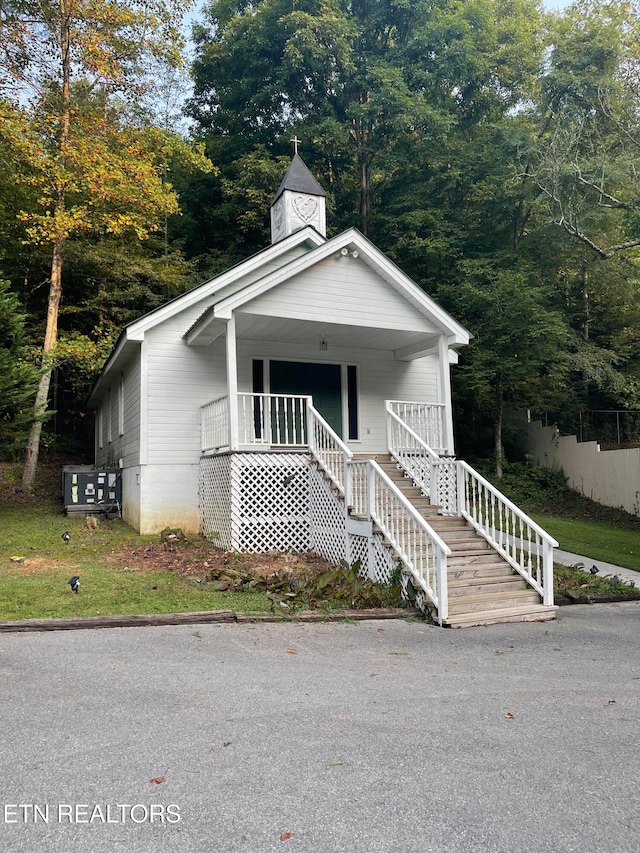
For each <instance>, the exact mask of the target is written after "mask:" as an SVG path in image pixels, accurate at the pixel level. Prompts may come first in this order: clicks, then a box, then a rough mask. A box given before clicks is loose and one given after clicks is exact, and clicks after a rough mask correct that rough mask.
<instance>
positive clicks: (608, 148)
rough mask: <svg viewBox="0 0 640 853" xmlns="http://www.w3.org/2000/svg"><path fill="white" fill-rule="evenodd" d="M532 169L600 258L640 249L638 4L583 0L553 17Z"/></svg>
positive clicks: (561, 218)
mask: <svg viewBox="0 0 640 853" xmlns="http://www.w3.org/2000/svg"><path fill="white" fill-rule="evenodd" d="M551 36H552V39H553V41H554V43H553V49H552V50H551V52H550V62H549V68H548V70H547V73H546V74H545V75H544V77H543V78H542V79H541V93H540V102H539V108H538V111H539V125H540V137H539V145H538V157H537V162H536V163H535V164H532V166H531V175H532V177H533V178H534V180H535V181H536V183H537V185H538V187H539V188H540V189H541V191H542V192H543V193H544V195H545V197H546V198H547V200H548V205H549V209H550V211H551V214H552V216H553V217H554V219H555V221H556V222H557V223H558V224H559V225H561V226H562V227H563V228H564V229H565V230H566V231H567V233H569V234H570V235H572V236H573V237H575V238H576V239H577V240H579V241H580V242H582V243H583V244H584V245H585V246H588V247H589V249H590V250H591V251H592V252H593V253H594V254H595V255H596V256H598V257H600V258H602V259H607V258H609V257H611V256H612V255H614V254H616V253H619V252H621V251H624V250H628V249H632V248H634V247H636V246H640V171H639V170H638V159H639V156H640V60H639V54H638V50H639V48H640V7H639V6H638V3H637V0H634V2H627V0H613V2H606V3H605V2H600V0H579V2H577V3H575V4H574V5H572V6H570V7H569V9H568V10H566V12H565V13H564V14H563V15H561V16H559V17H557V18H556V19H555V21H554V27H553V30H552V34H551Z"/></svg>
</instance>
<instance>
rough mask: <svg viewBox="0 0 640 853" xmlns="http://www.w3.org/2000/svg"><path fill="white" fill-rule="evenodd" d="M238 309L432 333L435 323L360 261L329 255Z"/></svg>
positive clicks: (252, 312)
mask: <svg viewBox="0 0 640 853" xmlns="http://www.w3.org/2000/svg"><path fill="white" fill-rule="evenodd" d="M242 310H243V311H244V312H246V313H248V314H261V315H266V316H269V317H294V318H296V319H299V320H313V321H319V322H330V323H341V324H349V325H356V326H371V327H373V328H386V329H404V330H405V331H415V332H424V333H429V332H434V331H436V329H435V326H434V325H433V324H432V323H431V322H430V321H429V320H428V319H427V318H426V317H425V316H424V315H423V314H422V313H421V312H420V311H418V309H417V308H415V307H414V306H413V305H411V304H410V303H408V302H407V301H406V299H405V298H404V297H403V296H401V295H400V294H399V293H397V292H396V291H395V290H394V289H393V287H391V285H389V284H387V282H385V281H383V280H382V279H381V278H380V277H379V276H378V275H377V274H376V273H375V272H374V271H373V270H372V269H371V268H370V267H368V266H367V265H366V264H365V263H364V262H363V261H362V260H359V259H353V258H351V257H348V258H343V257H342V256H340V257H339V258H333V257H332V258H327V259H326V260H324V261H321V262H320V263H318V264H317V265H316V266H314V267H313V268H312V269H310V270H306V271H305V272H303V273H300V275H297V276H295V277H294V278H292V279H290V280H289V281H286V282H284V283H283V284H280V285H278V286H277V287H274V288H272V289H271V290H270V291H269V292H268V293H265V294H263V295H262V296H259V297H257V298H256V299H254V300H253V301H252V302H250V303H249V304H248V305H246V306H243V308H242Z"/></svg>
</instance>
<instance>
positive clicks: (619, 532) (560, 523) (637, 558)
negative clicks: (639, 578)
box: [534, 515, 640, 571]
mask: <svg viewBox="0 0 640 853" xmlns="http://www.w3.org/2000/svg"><path fill="white" fill-rule="evenodd" d="M534 520H535V521H536V522H537V523H538V524H539V525H540V526H541V527H543V528H544V529H545V530H546V531H547V533H550V534H551V536H553V538H554V539H557V541H558V543H559V545H560V548H561V550H563V551H570V552H572V553H573V554H581V555H583V556H585V557H592V558H593V559H594V560H604V561H605V562H607V563H613V564H614V565H616V566H624V567H625V568H627V569H635V570H636V571H640V532H638V531H637V530H629V529H626V528H624V527H614V526H612V525H611V524H609V523H607V522H604V521H586V520H584V519H566V518H552V517H551V516H547V515H536V516H535V517H534Z"/></svg>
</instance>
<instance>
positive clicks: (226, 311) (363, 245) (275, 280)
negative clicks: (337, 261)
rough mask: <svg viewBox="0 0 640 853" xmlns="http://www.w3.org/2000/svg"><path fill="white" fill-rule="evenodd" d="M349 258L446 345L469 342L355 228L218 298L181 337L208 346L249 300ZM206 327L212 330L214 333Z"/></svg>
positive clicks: (457, 326) (462, 331)
mask: <svg viewBox="0 0 640 853" xmlns="http://www.w3.org/2000/svg"><path fill="white" fill-rule="evenodd" d="M336 253H338V254H344V255H348V254H351V255H352V257H358V258H360V259H361V261H362V262H364V263H366V264H367V265H368V266H369V267H370V268H371V269H373V270H374V271H375V272H376V273H377V274H378V275H379V276H381V278H383V279H384V280H385V281H386V282H387V283H388V284H389V285H390V286H391V287H392V288H393V289H394V290H395V291H396V292H397V293H399V294H400V295H401V296H402V297H403V298H404V299H406V300H407V301H408V302H409V303H410V304H411V305H413V307H414V308H416V309H417V310H418V311H419V312H420V313H421V314H422V315H423V316H424V317H425V318H428V320H429V321H430V322H431V323H433V324H434V325H435V326H436V328H438V329H439V330H440V331H441V332H442V333H443V334H446V335H447V336H448V337H449V339H450V340H449V345H450V346H452V347H456V346H462V345H464V344H467V343H468V342H469V340H470V334H469V332H467V330H466V329H465V328H464V327H463V326H462V325H461V324H460V323H458V322H457V321H456V320H454V318H453V317H452V316H451V315H450V314H449V313H448V312H447V311H445V310H444V308H442V307H441V306H440V305H439V304H438V303H437V302H436V301H435V300H434V299H432V298H431V297H430V296H429V295H428V294H427V293H426V292H425V291H424V290H422V289H421V288H420V287H418V285H417V284H416V283H415V282H414V281H413V280H412V279H410V278H409V277H408V276H407V275H405V273H403V272H402V270H400V269H399V267H397V266H396V265H395V264H394V263H393V261H391V260H389V258H387V256H386V255H385V254H384V253H383V252H381V251H380V250H379V249H378V248H377V247H376V246H374V244H373V243H372V242H371V241H370V240H368V239H367V238H366V237H365V236H364V235H363V234H362V233H361V232H360V231H358V230H357V229H356V228H350V229H348V230H347V231H344V232H343V233H342V234H338V235H337V236H336V237H333V238H332V239H330V240H327V241H325V242H323V243H321V244H319V245H318V246H316V247H315V248H314V249H312V250H311V251H309V252H307V253H306V254H304V255H301V256H298V257H296V258H294V259H292V260H290V261H289V262H288V263H286V264H283V265H282V266H281V267H279V268H278V269H276V270H273V271H270V272H268V273H267V274H266V275H264V276H262V277H261V278H256V279H255V280H253V281H251V282H248V283H246V284H245V285H244V286H242V287H238V288H237V289H235V290H234V291H233V292H229V293H224V294H220V298H219V299H216V300H215V301H214V302H213V303H212V304H211V305H210V306H208V308H207V310H206V311H205V312H204V313H203V314H202V315H201V316H200V317H199V318H198V319H197V320H196V322H195V323H194V324H193V325H192V326H191V328H190V329H189V330H188V331H187V333H186V334H185V339H186V340H187V343H193V342H194V341H195V340H196V339H197V337H198V336H200V335H204V336H205V337H206V338H207V340H206V342H207V343H208V342H209V341H210V340H212V339H213V338H214V337H216V335H217V334H219V333H220V332H221V331H222V329H223V326H224V324H226V322H227V321H228V320H229V319H230V317H231V315H232V313H233V312H234V311H236V310H238V309H241V308H242V307H243V306H246V305H248V303H250V302H251V301H252V300H254V299H256V298H258V297H260V296H262V295H264V294H265V293H267V292H268V291H270V290H271V289H273V288H274V287H277V286H278V285H280V284H282V283H284V282H286V281H288V280H290V279H291V278H293V277H294V276H296V275H298V274H300V273H302V272H304V271H305V270H308V269H309V268H311V267H312V266H314V265H315V264H317V263H319V262H320V261H322V260H324V259H325V258H329V257H331V256H332V255H335V254H336ZM210 327H215V329H216V330H215V331H214V330H213V329H211V331H209V332H208V330H209V329H210Z"/></svg>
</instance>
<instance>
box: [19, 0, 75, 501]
mask: <svg viewBox="0 0 640 853" xmlns="http://www.w3.org/2000/svg"><path fill="white" fill-rule="evenodd" d="M59 3H60V62H61V67H62V81H61V82H62V104H61V110H60V128H59V131H58V151H59V154H60V158H61V159H63V158H64V157H65V154H66V151H67V148H68V145H69V129H70V125H71V51H70V48H71V41H70V37H71V18H70V10H69V7H68V4H67V0H59ZM65 202H66V199H65V188H64V185H61V186H59V188H58V196H57V200H56V209H55V213H56V215H59V214H61V213H63V212H64V209H65ZM64 247H65V238H64V236H63V235H60V236H59V237H58V238H57V239H56V240H55V242H54V244H53V256H52V260H51V283H50V286H49V302H48V305H47V325H46V329H45V334H44V345H43V347H42V367H43V370H44V373H43V374H42V378H41V379H40V384H39V385H38V392H37V394H36V399H35V403H34V406H33V413H34V422H33V426H32V427H31V432H30V433H29V441H28V442H27V458H26V460H25V465H24V470H23V472H22V488H23V490H24V491H25V492H29V491H31V489H32V488H33V483H34V481H35V478H36V470H37V468H38V457H39V455H40V438H41V435H42V419H43V417H44V415H45V413H46V411H47V403H48V400H49V386H50V385H51V373H52V370H53V364H52V354H53V351H54V350H55V347H56V344H57V342H58V315H59V313H60V302H61V300H62V262H63V259H64Z"/></svg>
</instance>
